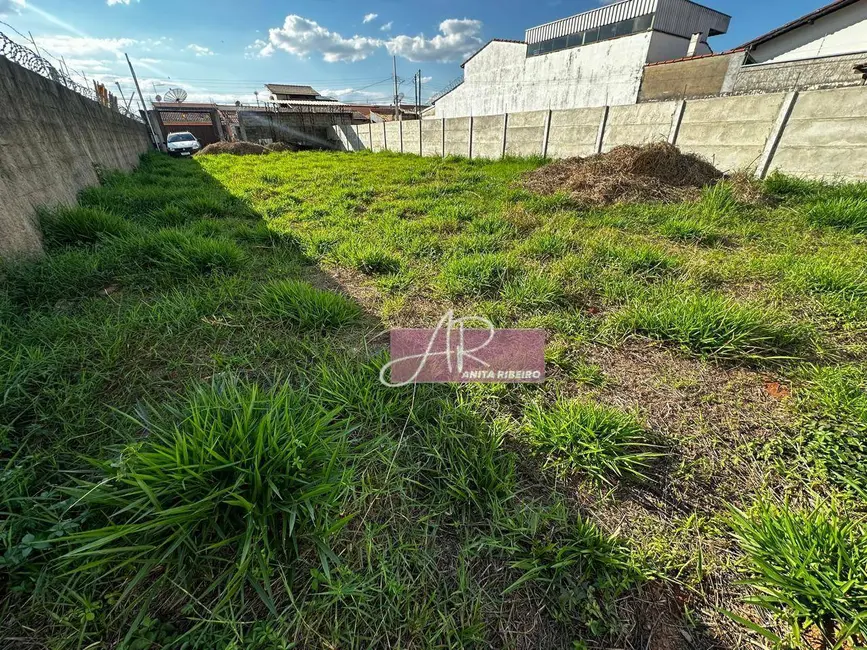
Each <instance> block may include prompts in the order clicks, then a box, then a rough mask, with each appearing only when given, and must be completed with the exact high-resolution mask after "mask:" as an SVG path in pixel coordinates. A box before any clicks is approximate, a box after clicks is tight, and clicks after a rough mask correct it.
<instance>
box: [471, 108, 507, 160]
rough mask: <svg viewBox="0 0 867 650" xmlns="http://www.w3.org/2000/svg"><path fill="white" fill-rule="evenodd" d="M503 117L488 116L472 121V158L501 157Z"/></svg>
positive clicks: (504, 118) (503, 131)
mask: <svg viewBox="0 0 867 650" xmlns="http://www.w3.org/2000/svg"><path fill="white" fill-rule="evenodd" d="M505 120H506V117H505V116H504V115H488V116H485V117H476V118H474V119H473V158H490V159H494V160H496V159H497V158H502V157H503V144H504V141H503V136H504V134H505V124H506V122H505Z"/></svg>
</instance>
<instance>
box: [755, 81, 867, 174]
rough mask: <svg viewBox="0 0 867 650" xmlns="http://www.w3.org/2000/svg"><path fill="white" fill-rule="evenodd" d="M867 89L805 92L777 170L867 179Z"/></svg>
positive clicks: (786, 132)
mask: <svg viewBox="0 0 867 650" xmlns="http://www.w3.org/2000/svg"><path fill="white" fill-rule="evenodd" d="M865 125H867V88H846V89H838V90H823V91H815V92H808V93H801V94H800V95H799V96H798V99H797V101H796V102H795V105H794V107H793V108H792V114H791V117H790V118H789V121H788V123H787V124H786V128H785V129H784V130H783V132H782V136H781V138H780V142H779V145H778V146H777V150H776V153H775V155H774V158H773V160H772V162H771V166H770V168H771V170H777V171H781V172H783V173H785V174H792V175H794V176H800V177H803V178H831V179H833V178H841V179H849V180H859V181H867V128H865Z"/></svg>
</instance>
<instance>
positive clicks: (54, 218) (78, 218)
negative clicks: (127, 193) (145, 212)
mask: <svg viewBox="0 0 867 650" xmlns="http://www.w3.org/2000/svg"><path fill="white" fill-rule="evenodd" d="M40 225H41V227H42V234H43V237H44V240H45V243H46V244H47V245H48V246H51V247H59V246H76V245H89V244H96V243H99V242H100V241H103V240H105V239H106V238H107V237H112V236H114V237H118V236H122V235H125V234H127V233H129V232H130V231H132V230H133V228H134V227H133V225H132V224H131V223H130V222H129V221H127V220H125V219H124V218H123V217H119V216H117V215H116V214H113V213H111V212H107V211H105V210H102V209H99V208H80V207H74V208H65V207H64V208H57V209H55V210H50V211H46V212H44V213H43V214H42V215H41V218H40Z"/></svg>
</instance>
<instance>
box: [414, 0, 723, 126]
mask: <svg viewBox="0 0 867 650" xmlns="http://www.w3.org/2000/svg"><path fill="white" fill-rule="evenodd" d="M730 20H731V18H730V16H727V15H726V14H723V13H720V12H718V11H715V10H713V9H710V8H708V7H704V6H702V5H699V4H696V3H694V2H690V1H689V0H622V1H621V2H616V3H613V4H609V5H606V6H604V7H600V8H598V9H594V10H592V11H586V12H584V13H581V14H577V15H575V16H570V17H568V18H563V19H561V20H557V21H554V22H551V23H546V24H544V25H539V26H538V27H532V28H530V29H528V30H527V31H526V37H525V40H524V41H508V40H502V39H494V40H492V41H490V42H489V43H488V44H487V45H485V46H484V47H482V48H481V49H480V50H479V51H478V52H476V53H475V54H474V55H473V56H471V57H470V58H469V59H467V61H465V62H464V64H463V65H462V67H463V69H464V78H463V82H462V83H460V84H459V85H457V86H456V87H454V88H453V89H451V90H449V91H448V92H446V93H445V94H442V95H440V96H439V97H437V98H435V100H434V104H435V110H434V111H431V113H433V116H435V117H437V118H440V117H468V116H482V115H497V114H502V113H512V112H518V111H533V110H542V109H565V108H583V107H592V106H606V105H608V106H610V105H619V104H634V103H636V102H637V100H638V93H639V89H640V87H641V81H642V72H643V70H644V66H645V65H646V64H647V63H652V62H656V61H665V60H671V59H675V58H679V57H685V56H689V55H696V54H706V53H709V52H710V51H711V49H710V47H709V46H708V44H707V39H708V38H709V37H712V36H715V35H718V34H724V33H725V32H726V31H727V30H728V26H729V21H730ZM426 116H432V115H431V114H430V113H426Z"/></svg>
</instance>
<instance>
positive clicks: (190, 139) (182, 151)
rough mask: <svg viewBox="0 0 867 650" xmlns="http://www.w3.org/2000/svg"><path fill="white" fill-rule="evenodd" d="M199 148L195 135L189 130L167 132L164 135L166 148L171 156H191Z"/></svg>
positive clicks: (200, 146)
mask: <svg viewBox="0 0 867 650" xmlns="http://www.w3.org/2000/svg"><path fill="white" fill-rule="evenodd" d="M201 148H202V145H201V144H200V143H199V141H198V140H197V139H196V136H194V135H193V134H192V133H190V132H189V131H179V132H178V133H169V134H168V136H167V137H166V149H167V150H168V152H169V154H171V155H172V156H191V155H193V154H194V153H196V152H197V151H198V150H199V149H201Z"/></svg>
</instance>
